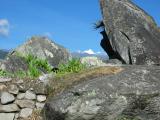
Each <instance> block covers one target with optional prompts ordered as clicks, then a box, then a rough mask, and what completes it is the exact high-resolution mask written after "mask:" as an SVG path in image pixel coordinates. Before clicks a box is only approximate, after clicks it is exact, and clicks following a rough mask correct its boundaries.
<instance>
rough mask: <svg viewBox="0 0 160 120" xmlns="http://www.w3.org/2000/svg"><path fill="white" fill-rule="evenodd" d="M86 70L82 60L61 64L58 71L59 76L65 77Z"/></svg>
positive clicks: (72, 60)
mask: <svg viewBox="0 0 160 120" xmlns="http://www.w3.org/2000/svg"><path fill="white" fill-rule="evenodd" d="M85 68H86V65H85V64H82V63H81V62H80V59H75V58H74V59H71V60H69V61H68V63H65V64H64V63H63V64H62V63H61V64H59V65H58V70H57V71H56V74H57V76H61V75H65V74H68V73H77V72H79V71H81V70H84V69H85Z"/></svg>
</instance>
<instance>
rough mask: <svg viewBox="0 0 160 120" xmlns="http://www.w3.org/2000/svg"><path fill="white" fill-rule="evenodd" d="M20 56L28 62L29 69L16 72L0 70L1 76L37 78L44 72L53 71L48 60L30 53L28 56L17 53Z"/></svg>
mask: <svg viewBox="0 0 160 120" xmlns="http://www.w3.org/2000/svg"><path fill="white" fill-rule="evenodd" d="M16 55H17V56H19V57H23V58H25V60H26V62H27V64H28V70H27V71H22V70H20V71H16V72H14V73H9V72H6V71H3V70H0V76H4V77H19V78H24V77H30V78H36V77H38V76H39V75H40V74H42V72H46V73H50V72H51V71H52V67H51V66H50V65H49V63H48V61H47V60H42V59H39V58H37V57H35V56H33V55H31V54H28V55H26V56H22V55H20V54H19V53H17V54H16Z"/></svg>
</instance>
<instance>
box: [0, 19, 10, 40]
mask: <svg viewBox="0 0 160 120" xmlns="http://www.w3.org/2000/svg"><path fill="white" fill-rule="evenodd" d="M9 27H10V24H9V22H8V20H7V19H0V36H5V37H6V36H8V35H9Z"/></svg>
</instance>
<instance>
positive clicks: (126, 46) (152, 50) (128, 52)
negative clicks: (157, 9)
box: [98, 0, 160, 65]
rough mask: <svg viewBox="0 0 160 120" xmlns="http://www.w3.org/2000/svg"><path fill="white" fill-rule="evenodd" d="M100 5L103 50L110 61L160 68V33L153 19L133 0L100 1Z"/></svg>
mask: <svg viewBox="0 0 160 120" xmlns="http://www.w3.org/2000/svg"><path fill="white" fill-rule="evenodd" d="M100 5H101V11H102V15H103V24H100V25H104V31H102V32H101V34H102V35H103V40H102V41H101V46H102V47H103V48H104V50H105V51H106V52H107V53H108V55H109V57H110V58H111V59H112V58H114V59H115V58H116V59H119V60H121V61H122V62H123V63H125V64H138V65H142V64H147V65H150V64H160V47H159V46H160V31H159V30H158V27H157V25H156V23H155V21H154V20H153V18H152V17H151V16H149V15H148V14H147V13H146V12H145V11H143V10H142V9H140V8H139V7H138V6H136V5H135V4H134V3H132V2H131V1H130V0H100ZM98 27H101V26H98Z"/></svg>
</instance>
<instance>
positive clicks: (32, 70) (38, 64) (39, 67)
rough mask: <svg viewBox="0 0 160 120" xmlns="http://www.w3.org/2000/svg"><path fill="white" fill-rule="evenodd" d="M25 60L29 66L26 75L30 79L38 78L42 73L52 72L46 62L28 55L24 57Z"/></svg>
mask: <svg viewBox="0 0 160 120" xmlns="http://www.w3.org/2000/svg"><path fill="white" fill-rule="evenodd" d="M25 59H26V61H27V63H28V66H29V68H28V71H27V74H28V75H29V76H31V77H38V76H39V75H40V74H41V72H42V71H45V72H51V70H52V68H51V66H50V65H49V63H48V62H47V60H42V59H39V58H37V57H35V56H33V55H30V54H29V55H27V56H25Z"/></svg>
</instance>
